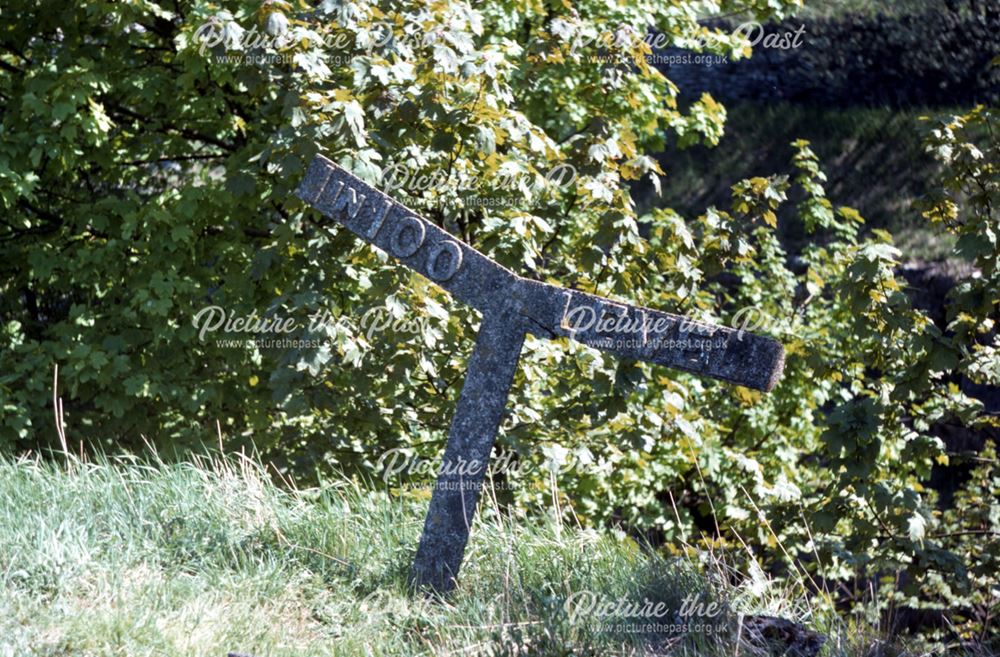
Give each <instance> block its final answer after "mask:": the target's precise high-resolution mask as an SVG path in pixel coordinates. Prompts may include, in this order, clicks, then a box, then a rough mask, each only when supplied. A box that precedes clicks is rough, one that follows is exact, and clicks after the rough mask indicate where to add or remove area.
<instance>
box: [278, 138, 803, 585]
mask: <svg viewBox="0 0 1000 657" xmlns="http://www.w3.org/2000/svg"><path fill="white" fill-rule="evenodd" d="M297 193H298V195H299V197H300V198H302V199H303V200H304V201H306V202H307V203H310V204H311V205H313V206H315V207H316V208H317V209H319V210H320V212H322V213H323V214H325V215H326V216H328V217H330V218H333V219H336V220H337V221H339V222H340V223H342V224H344V225H345V226H346V227H347V228H348V229H349V230H351V231H352V232H354V233H355V234H357V235H358V236H359V237H361V238H362V239H364V240H365V241H367V242H369V243H370V244H373V245H375V246H377V247H379V248H380V249H383V250H384V251H387V252H388V253H390V254H392V255H393V256H395V257H396V258H398V259H399V260H401V261H402V262H403V264H405V265H407V266H408V267H410V268H411V269H414V270H415V271H417V272H420V273H421V274H423V275H424V276H426V277H427V278H429V279H431V280H432V281H434V282H436V283H437V284H438V285H440V286H441V287H443V288H444V289H446V290H448V291H449V292H451V293H452V294H453V295H455V296H456V297H457V298H459V299H461V300H462V301H464V302H465V303H467V304H469V305H471V306H473V307H475V308H478V309H479V310H480V311H482V313H483V322H482V326H480V328H479V335H478V336H477V339H476V349H475V351H474V352H473V354H472V358H471V360H470V361H469V370H468V372H467V374H466V379H465V384H464V386H463V388H462V395H461V397H460V398H459V401H458V408H457V409H456V412H455V417H454V418H453V420H452V424H451V429H450V431H449V433H448V445H447V447H446V448H445V455H444V462H443V463H442V466H441V470H440V471H439V475H438V480H437V483H436V484H435V487H434V493H433V495H432V496H431V504H430V509H429V511H428V513H427V519H426V521H425V522H424V531H423V535H422V536H421V539H420V546H419V548H418V550H417V556H416V559H415V560H414V563H413V571H412V574H411V577H412V580H413V582H414V583H416V584H417V585H418V586H420V587H429V588H431V589H434V590H436V591H440V592H445V591H449V590H451V589H452V588H453V587H454V586H455V583H456V578H457V577H458V571H459V568H460V567H461V564H462V555H463V553H464V551H465V546H466V544H467V543H468V540H469V528H470V526H471V525H472V519H473V518H474V517H475V513H476V505H477V503H478V501H479V493H480V490H481V489H482V484H483V477H484V476H485V474H486V467H487V464H488V462H489V457H490V452H491V451H492V450H493V441H494V439H495V437H496V433H497V430H498V429H499V427H500V422H501V420H502V418H503V411H504V407H505V406H506V404H507V394H508V392H509V390H510V385H511V381H513V378H514V373H515V371H516V369H517V362H518V359H519V357H520V354H521V346H522V344H523V342H524V336H525V333H532V334H535V335H540V336H547V337H555V336H562V337H568V338H572V339H574V340H578V341H579V342H582V343H583V344H586V345H589V346H592V347H595V348H597V349H603V350H605V351H610V352H611V353H614V354H617V355H619V356H622V357H625V358H632V359H636V360H645V361H649V362H653V363H658V364H660V365H666V366H667V367H672V368H675V369H680V370H684V371H687V372H693V373H695V374H701V375H704V376H710V377H713V378H716V379H721V380H723V381H728V382H730V383H736V384H739V385H744V386H748V387H751V388H756V389H758V390H765V391H768V390H771V388H773V387H774V385H775V383H776V382H777V381H778V378H779V377H780V376H781V371H782V367H783V365H784V349H783V348H782V346H781V344H780V343H778V342H777V341H776V340H772V339H771V338H765V337H761V336H757V335H753V334H750V333H745V332H742V331H737V330H734V329H730V328H726V327H721V326H713V325H711V324H705V323H702V322H695V321H693V320H690V319H687V318H685V317H681V316H679V315H671V314H669V313H663V312H659V311H656V310H650V309H648V308H642V307H639V306H632V305H628V304H623V303H618V302H615V301H611V300H610V299H603V298H601V297H597V296H594V295H591V294H584V293H582V292H577V291H576V290H568V289H564V288H560V287H557V286H554V285H548V284H545V283H539V282H537V281H532V280H529V279H525V278H521V277H519V276H517V275H515V274H514V273H513V272H511V271H510V270H508V269H506V268H504V267H502V266H500V265H499V264H497V263H495V262H493V261H492V260H490V259H489V258H487V257H486V256H484V255H483V254H481V253H479V252H478V251H476V250H475V249H473V248H472V247H471V246H469V245H468V244H465V243H464V242H462V241H461V240H458V239H456V238H455V237H453V236H452V235H450V234H449V233H447V232H446V231H444V230H442V229H440V228H438V227H437V226H435V225H434V224H432V223H430V222H429V221H427V220H426V219H423V218H422V217H420V216H419V215H417V214H415V213H414V212H412V211H411V210H409V209H408V208H406V207H405V206H403V205H401V204H399V203H397V202H396V201H394V200H392V199H391V198H390V197H388V196H387V195H385V194H383V193H382V192H380V191H378V190H377V189H375V188H374V187H372V186H371V185H368V184H367V183H365V182H363V181H362V180H360V179H359V178H357V177H356V176H353V175H351V174H349V173H347V172H346V171H344V170H343V169H341V168H340V167H338V166H337V165H335V164H334V163H333V162H331V161H330V160H328V159H326V158H325V157H323V156H321V155H320V156H317V157H316V159H315V160H313V162H312V164H310V165H309V169H308V170H307V171H306V175H305V178H304V180H303V181H302V184H301V186H300V187H299V189H298V192H297ZM459 463H461V464H462V465H461V466H460V467H459V465H458V464H459ZM470 465H471V467H470Z"/></svg>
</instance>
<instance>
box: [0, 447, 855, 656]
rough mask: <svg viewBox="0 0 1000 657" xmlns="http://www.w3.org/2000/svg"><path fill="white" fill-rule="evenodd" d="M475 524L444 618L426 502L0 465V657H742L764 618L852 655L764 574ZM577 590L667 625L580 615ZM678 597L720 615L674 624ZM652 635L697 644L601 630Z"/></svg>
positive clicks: (215, 463)
mask: <svg viewBox="0 0 1000 657" xmlns="http://www.w3.org/2000/svg"><path fill="white" fill-rule="evenodd" d="M486 507H487V508H486V509H485V512H484V514H482V519H481V520H480V521H479V522H478V524H477V526H476V527H475V528H474V530H473V534H472V540H471V542H470V545H469V549H468V551H467V557H466V562H465V566H464V569H463V572H462V578H461V579H462V581H461V584H460V586H459V589H458V590H457V591H456V592H455V594H454V595H453V596H451V597H449V598H448V599H447V600H444V601H441V600H434V599H430V598H427V597H425V596H422V595H415V594H413V593H411V592H410V591H409V589H408V587H407V578H406V575H407V569H408V567H409V563H410V560H411V558H412V556H413V552H414V549H415V546H416V544H417V539H418V537H419V532H420V529H421V523H422V513H423V511H424V509H423V505H422V504H416V503H413V502H406V501H401V500H398V499H392V498H391V497H390V496H389V495H388V494H386V493H384V492H376V491H372V490H369V489H366V488H364V487H362V486H360V485H358V484H357V483H355V482H352V481H349V480H347V479H338V480H335V481H329V482H325V483H324V485H323V486H322V487H321V488H320V489H310V490H296V489H294V488H290V487H284V486H283V487H278V486H276V485H274V483H273V482H272V480H271V478H270V477H269V476H268V475H267V473H266V472H265V469H264V468H263V467H262V466H261V465H260V464H258V463H256V462H254V461H252V460H251V459H248V458H245V457H227V458H203V459H200V460H196V461H195V462H189V463H181V464H170V465H168V464H164V463H161V462H152V463H149V462H140V461H138V460H135V459H125V458H119V459H114V460H109V459H103V460H100V461H98V462H85V461H81V460H79V459H76V458H72V457H68V458H67V460H66V461H65V462H63V463H61V464H56V463H53V462H47V461H40V460H17V461H14V460H10V459H7V460H3V459H0V656H3V657H13V656H18V657H20V656H21V655H95V656H96V655H101V656H104V655H107V656H111V655H116V656H118V655H128V656H138V655H170V656H172V657H174V656H176V657H180V656H185V655H190V656H192V657H193V656H195V655H197V656H198V657H208V656H212V655H219V656H220V657H221V656H222V655H225V654H226V653H227V652H228V651H240V652H246V653H251V654H254V655H260V656H264V655H268V656H281V655H289V656H292V655H294V656H296V657H300V656H301V657H305V656H307V655H310V656H312V655H418V654H437V655H470V654H494V655H524V654H535V655H569V654H574V655H588V654H592V655H605V654H643V653H646V654H676V655H684V654H691V655H694V654H698V655H703V654H719V655H722V654H726V655H732V654H735V653H736V652H739V653H740V654H753V653H754V652H755V649H754V647H753V646H752V645H750V644H748V643H747V641H746V640H745V636H746V632H745V631H743V627H742V625H741V618H742V617H741V615H740V614H741V612H750V611H769V610H770V611H772V612H780V613H782V614H784V615H785V616H786V617H791V616H794V617H795V620H805V621H806V622H808V623H809V624H810V625H813V626H816V627H818V629H820V630H821V631H824V632H827V633H829V634H831V640H830V641H829V642H828V646H827V648H826V649H825V650H826V651H827V652H826V654H831V655H835V654H860V653H861V649H862V648H863V647H864V646H862V645H861V644H862V643H863V642H859V641H854V642H853V643H852V642H851V641H849V640H848V639H849V638H850V636H851V633H850V632H846V631H845V630H844V628H843V627H841V626H840V625H839V624H838V622H836V621H833V620H831V619H832V616H829V615H819V616H817V615H816V611H815V609H814V608H813V607H812V606H811V605H810V604H806V603H804V602H802V600H804V598H796V597H795V596H796V595H798V594H797V593H795V592H792V593H790V592H789V591H788V590H786V589H784V588H780V587H776V586H775V585H774V584H773V583H772V582H770V581H769V580H768V579H767V578H766V577H764V576H763V575H761V574H758V576H757V577H752V578H749V579H748V580H747V583H746V584H742V585H736V584H733V581H732V580H733V578H732V577H731V573H728V572H727V571H726V569H725V566H724V563H723V560H721V559H719V558H718V557H709V556H706V555H705V554H700V555H694V556H692V557H690V558H682V559H676V558H675V559H673V560H667V559H665V558H663V557H661V556H658V555H656V554H653V553H650V552H648V551H644V550H641V549H640V548H639V546H638V545H636V544H635V543H634V542H633V541H631V539H628V538H624V537H616V536H612V535H602V534H598V533H596V532H594V531H591V530H582V529H580V528H569V527H566V526H565V523H564V519H561V518H552V519H548V520H540V521H529V520H528V519H524V518H517V519H511V518H509V517H506V516H505V515H504V514H503V513H501V512H500V511H499V510H498V509H497V508H496V507H495V506H493V505H492V504H491V503H490V502H489V501H487V503H486ZM581 592H589V594H588V595H591V596H592V597H591V598H589V599H594V600H598V601H612V600H614V601H617V600H630V601H635V602H643V601H649V602H660V601H662V602H664V603H665V608H668V609H669V610H670V612H669V614H667V615H666V616H662V617H657V618H652V619H635V618H629V617H627V614H625V615H623V614H622V613H620V611H619V612H616V613H612V614H610V615H608V616H601V615H600V614H598V613H594V611H591V613H587V609H586V604H584V603H585V602H586V600H588V598H586V597H583V598H581V597H580V596H581ZM692 593H695V594H699V595H700V597H699V598H698V599H699V601H701V602H702V603H707V602H709V601H715V602H717V603H718V604H719V606H720V608H721V609H723V612H722V613H721V614H718V615H716V616H704V617H702V618H698V617H690V615H689V617H688V618H681V617H680V616H679V614H678V611H679V609H680V605H681V604H682V603H683V600H684V597H685V596H686V595H689V594H692ZM574 594H576V595H577V597H576V598H573V596H574ZM574 599H575V600H581V599H582V600H583V601H584V603H579V602H578V603H577V605H576V606H573V605H572V604H569V605H568V604H567V600H571V601H572V600H574ZM649 620H652V621H655V622H659V623H661V624H667V623H672V624H676V623H678V621H685V620H686V621H687V622H689V623H691V622H702V623H705V624H711V625H712V628H711V629H712V630H713V632H712V633H707V632H705V631H690V632H688V633H686V634H685V633H683V632H679V631H675V630H670V631H662V630H659V629H657V630H656V631H646V630H642V629H640V630H636V629H635V627H634V625H633V626H629V627H625V628H624V629H623V628H622V626H621V625H619V626H618V627H607V626H602V623H614V622H618V621H633V622H640V623H642V622H648V621H649ZM738 643H740V644H741V646H739V647H738V646H737V644H738Z"/></svg>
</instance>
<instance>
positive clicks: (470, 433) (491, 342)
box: [410, 309, 525, 593]
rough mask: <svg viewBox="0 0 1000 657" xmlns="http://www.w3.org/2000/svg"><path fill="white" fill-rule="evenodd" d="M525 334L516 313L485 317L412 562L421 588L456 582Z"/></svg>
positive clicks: (442, 588) (413, 577) (439, 588)
mask: <svg viewBox="0 0 1000 657" xmlns="http://www.w3.org/2000/svg"><path fill="white" fill-rule="evenodd" d="M524 335H525V327H524V326H523V325H522V324H521V322H519V321H518V319H517V315H516V314H514V313H507V312H503V311H501V310H500V309H496V310H493V312H490V313H487V314H485V315H484V316H483V321H482V324H481V326H480V327H479V334H478V335H477V336H476V348H475V350H474V351H473V352H472V358H471V359H470V360H469V369H468V372H467V374H466V376H465V384H464V385H463V387H462V395H461V397H459V400H458V407H457V409H456V410H455V417H454V419H453V420H452V422H451V429H450V430H449V432H448V445H447V447H446V448H445V452H444V462H443V463H442V465H441V471H440V473H439V474H438V479H437V483H435V485H434V493H433V495H432V496H431V504H430V509H429V510H428V512H427V519H426V520H425V521H424V531H423V534H422V535H421V537H420V547H419V548H417V556H416V559H414V561H413V571H412V573H411V575H410V577H411V581H412V582H413V583H414V584H416V585H417V586H419V587H421V588H431V589H433V590H435V591H438V592H441V593H444V592H447V591H450V590H451V589H452V588H454V586H455V578H456V577H457V576H458V569H459V567H460V566H461V565H462V556H463V554H464V552H465V545H466V543H468V541H469V530H470V528H471V526H472V520H473V518H474V517H475V514H476V505H477V503H478V502H479V493H480V490H481V489H482V486H483V478H484V477H485V475H486V467H487V464H488V463H489V459H490V452H492V451H493V439H494V437H495V436H496V433H497V430H498V429H499V427H500V422H501V420H502V419H503V411H504V408H505V407H506V406H507V393H508V391H509V390H510V385H511V382H512V381H513V380H514V373H515V371H516V370H517V362H518V359H519V358H520V356H521V346H522V344H523V343H524Z"/></svg>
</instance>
